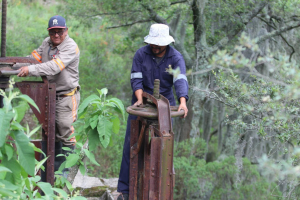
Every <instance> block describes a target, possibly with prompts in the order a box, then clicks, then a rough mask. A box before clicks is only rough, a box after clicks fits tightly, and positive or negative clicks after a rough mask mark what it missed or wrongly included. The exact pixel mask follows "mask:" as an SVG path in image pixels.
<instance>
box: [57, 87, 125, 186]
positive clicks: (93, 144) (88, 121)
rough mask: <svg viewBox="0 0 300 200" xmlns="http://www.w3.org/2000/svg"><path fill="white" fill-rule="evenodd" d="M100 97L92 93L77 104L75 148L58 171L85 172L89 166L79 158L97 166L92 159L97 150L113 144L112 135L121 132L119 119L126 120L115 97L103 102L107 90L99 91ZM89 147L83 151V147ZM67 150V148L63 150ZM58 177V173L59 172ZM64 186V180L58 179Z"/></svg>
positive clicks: (119, 102) (122, 106)
mask: <svg viewBox="0 0 300 200" xmlns="http://www.w3.org/2000/svg"><path fill="white" fill-rule="evenodd" d="M98 93H99V95H95V94H92V95H90V96H89V97H87V98H86V99H84V100H83V102H82V103H81V104H80V106H79V108H78V120H77V121H76V122H74V124H73V125H74V127H75V133H74V135H72V136H75V137H76V141H77V142H76V148H75V151H74V152H73V153H71V154H70V155H68V156H67V157H66V161H65V162H64V163H62V164H61V166H60V168H59V171H62V170H63V169H64V168H69V167H72V166H74V165H79V170H80V171H81V173H82V174H85V173H86V167H85V166H89V165H90V164H89V163H83V161H82V158H83V157H85V156H86V157H87V158H88V160H89V162H90V163H91V164H93V165H96V166H100V164H99V163H98V161H97V160H96V158H95V154H96V153H95V152H96V150H97V149H98V148H99V147H100V146H102V147H103V148H107V146H108V145H109V144H110V143H112V141H111V138H112V135H114V134H118V133H119V129H120V120H119V116H120V117H121V118H122V121H124V120H125V109H124V105H123V103H122V101H121V100H119V99H118V98H110V99H106V95H107V93H108V90H107V88H103V89H101V90H98ZM86 143H87V144H88V148H84V144H86ZM65 150H70V149H65ZM58 174H59V173H58ZM59 182H60V183H57V184H58V185H61V183H64V180H59Z"/></svg>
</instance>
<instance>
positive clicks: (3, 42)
mask: <svg viewBox="0 0 300 200" xmlns="http://www.w3.org/2000/svg"><path fill="white" fill-rule="evenodd" d="M6 13H7V0H2V24H1V57H5V55H6Z"/></svg>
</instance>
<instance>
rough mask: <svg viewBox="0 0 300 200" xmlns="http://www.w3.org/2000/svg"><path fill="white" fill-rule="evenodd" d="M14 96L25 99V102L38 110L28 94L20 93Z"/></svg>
mask: <svg viewBox="0 0 300 200" xmlns="http://www.w3.org/2000/svg"><path fill="white" fill-rule="evenodd" d="M16 98H20V99H22V100H24V101H26V102H27V103H29V104H30V105H32V106H33V107H34V108H35V109H37V111H38V112H40V109H39V108H38V107H37V105H36V104H35V102H34V101H33V100H32V99H31V98H30V97H29V96H27V95H25V94H21V95H19V96H17V97H16Z"/></svg>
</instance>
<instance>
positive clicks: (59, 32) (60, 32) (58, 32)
mask: <svg viewBox="0 0 300 200" xmlns="http://www.w3.org/2000/svg"><path fill="white" fill-rule="evenodd" d="M65 30H66V29H63V30H60V31H54V30H49V35H52V36H53V35H56V34H57V35H59V36H62V35H63V34H64V32H65Z"/></svg>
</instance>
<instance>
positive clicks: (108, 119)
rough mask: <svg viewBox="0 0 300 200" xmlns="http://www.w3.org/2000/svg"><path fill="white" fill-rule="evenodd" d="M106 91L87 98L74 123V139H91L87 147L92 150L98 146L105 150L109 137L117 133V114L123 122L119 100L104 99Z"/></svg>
mask: <svg viewBox="0 0 300 200" xmlns="http://www.w3.org/2000/svg"><path fill="white" fill-rule="evenodd" d="M107 92H108V90H107V89H106V88H103V89H101V90H98V93H99V96H97V95H95V94H92V95H90V96H89V97H87V98H86V99H85V100H84V101H83V102H82V104H81V105H80V106H79V109H78V118H79V119H78V120H77V121H76V122H75V123H74V125H75V127H77V129H76V135H77V137H76V138H85V139H88V138H91V139H90V140H89V145H90V146H91V147H92V148H91V150H94V148H95V147H97V146H98V145H100V144H101V145H102V146H103V147H104V148H106V147H107V146H108V144H109V142H110V138H111V135H112V134H113V133H118V132H119V129H120V120H119V116H118V114H120V115H121V117H122V118H123V121H124V120H125V109H124V105H123V103H122V101H121V100H119V99H117V98H110V99H106V95H107Z"/></svg>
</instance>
